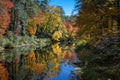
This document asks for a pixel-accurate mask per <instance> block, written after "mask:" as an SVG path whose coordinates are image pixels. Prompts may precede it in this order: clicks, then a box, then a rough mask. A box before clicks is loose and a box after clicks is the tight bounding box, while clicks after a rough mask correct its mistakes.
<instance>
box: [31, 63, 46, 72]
mask: <svg viewBox="0 0 120 80" xmlns="http://www.w3.org/2000/svg"><path fill="white" fill-rule="evenodd" d="M31 69H32V71H34V72H37V73H42V72H43V71H44V70H45V67H44V65H43V64H35V65H33V66H32V68H31Z"/></svg>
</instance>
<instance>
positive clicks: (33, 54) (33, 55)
mask: <svg viewBox="0 0 120 80" xmlns="http://www.w3.org/2000/svg"><path fill="white" fill-rule="evenodd" d="M26 57H27V58H28V59H35V53H34V51H32V52H30V53H29V54H27V55H26Z"/></svg>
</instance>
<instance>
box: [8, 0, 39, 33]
mask: <svg viewBox="0 0 120 80" xmlns="http://www.w3.org/2000/svg"><path fill="white" fill-rule="evenodd" d="M12 2H13V3H14V4H15V5H14V7H13V9H12V14H11V25H10V28H9V30H10V31H13V32H14V33H15V34H21V35H25V34H26V26H27V25H28V22H27V21H28V19H29V18H32V17H34V16H35V15H36V13H37V11H38V10H39V1H38V0H12Z"/></svg>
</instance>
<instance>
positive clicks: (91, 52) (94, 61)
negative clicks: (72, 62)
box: [76, 44, 120, 80]
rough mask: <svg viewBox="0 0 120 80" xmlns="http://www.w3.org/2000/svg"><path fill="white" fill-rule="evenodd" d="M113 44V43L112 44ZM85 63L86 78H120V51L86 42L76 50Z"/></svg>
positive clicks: (85, 79)
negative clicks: (100, 47)
mask: <svg viewBox="0 0 120 80" xmlns="http://www.w3.org/2000/svg"><path fill="white" fill-rule="evenodd" d="M112 46H113V45H112ZM76 51H77V52H78V56H79V59H80V60H82V63H81V64H83V65H80V64H78V65H79V66H81V67H82V69H83V72H84V73H83V74H82V77H83V79H84V80H120V76H119V75H120V70H119V69H120V64H119V61H120V55H119V52H117V50H116V51H114V54H113V52H112V50H109V51H108V50H107V49H102V50H101V49H99V48H96V47H93V46H91V45H89V44H86V45H85V46H83V47H82V48H81V49H80V48H79V49H77V50H76Z"/></svg>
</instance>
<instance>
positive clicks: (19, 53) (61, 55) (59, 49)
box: [0, 43, 76, 80]
mask: <svg viewBox="0 0 120 80" xmlns="http://www.w3.org/2000/svg"><path fill="white" fill-rule="evenodd" d="M64 47H65V46H61V45H60V43H55V44H52V45H51V47H50V46H49V48H46V47H45V48H42V49H39V48H37V49H36V50H34V49H31V48H30V50H29V49H28V51H27V50H24V49H13V50H6V51H4V54H3V55H4V56H5V57H4V59H1V60H2V61H3V62H5V65H6V67H5V66H4V65H3V64H2V63H0V79H1V80H17V79H19V80H31V79H40V80H41V79H52V78H53V77H56V76H58V74H59V73H60V71H61V68H60V67H61V64H62V63H63V62H64V61H71V62H72V61H74V60H75V58H76V56H75V54H74V52H73V50H72V48H71V49H69V47H66V48H64ZM1 60H0V61H1ZM3 72H4V75H3V74H2V73H3ZM8 74H9V75H8Z"/></svg>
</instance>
